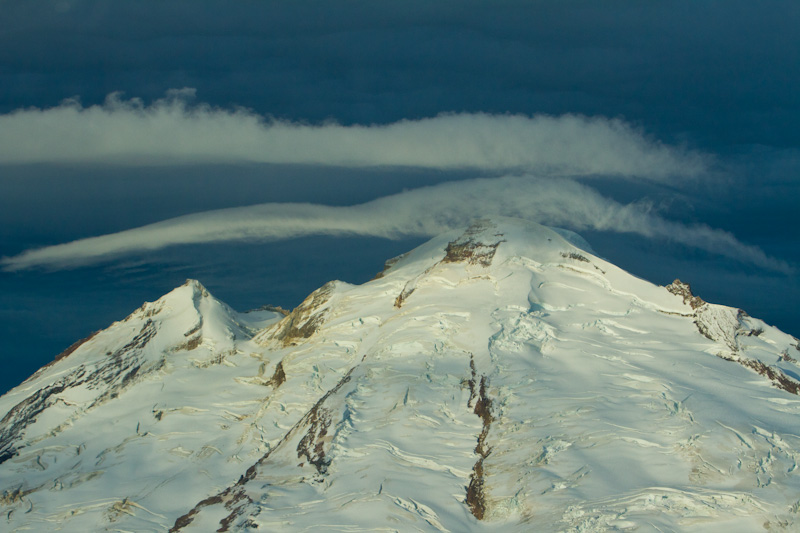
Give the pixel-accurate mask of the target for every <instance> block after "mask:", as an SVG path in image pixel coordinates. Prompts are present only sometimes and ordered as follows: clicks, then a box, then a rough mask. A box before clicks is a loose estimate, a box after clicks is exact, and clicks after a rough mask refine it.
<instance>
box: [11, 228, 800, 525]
mask: <svg viewBox="0 0 800 533" xmlns="http://www.w3.org/2000/svg"><path fill="white" fill-rule="evenodd" d="M565 237H566V239H565ZM448 243H459V244H464V243H472V244H474V245H475V246H474V247H473V251H474V253H475V254H476V255H474V256H473V257H472V259H471V258H470V256H469V253H471V252H469V251H468V252H467V253H465V254H462V257H461V260H460V261H459V260H456V261H451V260H443V259H445V256H446V254H448V255H450V256H451V259H458V258H457V257H455V256H456V255H458V254H457V253H455V252H454V251H453V250H454V248H452V247H451V248H449V249H448ZM572 243H575V244H576V245H578V246H579V247H578V246H576V245H574V244H572ZM468 248H469V247H468ZM447 250H450V252H447ZM590 250H591V249H590V248H589V247H588V245H587V244H585V242H584V241H582V240H581V239H580V238H579V237H577V236H574V235H571V234H567V233H564V232H562V231H554V230H552V229H550V228H546V227H543V226H538V225H536V224H531V223H528V222H522V221H518V220H512V219H504V218H493V219H491V220H488V221H481V222H479V223H478V224H477V225H476V226H473V227H472V228H470V229H469V230H468V231H467V232H466V233H464V232H463V231H462V232H451V233H449V234H446V235H443V236H441V237H438V238H436V239H433V240H432V241H430V242H429V243H427V244H425V245H423V246H421V247H420V248H418V249H416V250H414V251H412V252H411V253H409V254H406V255H405V256H403V257H401V258H400V259H399V260H397V261H396V262H395V263H394V264H393V265H392V266H391V268H390V269H389V270H388V271H387V272H385V273H384V275H383V276H382V277H380V278H378V279H376V280H373V281H371V282H369V283H366V284H364V285H361V286H353V285H349V284H346V283H341V282H337V283H334V284H329V285H327V286H326V288H325V289H324V290H321V291H318V292H317V293H315V294H316V298H314V297H313V296H314V295H312V297H310V298H309V300H307V301H306V302H305V303H304V305H303V306H301V308H299V309H300V311H295V313H293V314H291V315H289V317H287V318H285V319H284V318H283V316H282V315H281V314H280V313H274V312H271V311H259V312H254V313H241V314H239V313H236V312H234V311H232V310H231V309H230V308H228V307H227V306H225V305H224V304H222V303H221V302H219V301H217V300H216V299H214V298H213V297H212V296H210V295H209V294H208V292H207V291H206V290H205V289H204V288H203V287H202V286H201V285H200V284H199V283H197V282H194V281H190V282H187V284H186V285H184V286H182V287H179V288H177V289H175V290H174V291H173V292H171V293H169V294H168V295H166V296H164V297H163V298H162V299H160V300H158V301H157V302H154V303H151V304H146V305H145V306H143V307H142V308H141V309H140V310H138V311H136V312H135V313H134V314H133V315H131V316H130V317H128V318H127V319H125V320H124V321H122V322H118V323H115V324H114V325H112V326H111V327H110V328H108V329H107V330H104V331H103V332H100V333H99V334H97V335H96V336H95V337H94V338H92V339H91V340H89V341H87V342H86V343H85V344H83V345H82V346H81V347H79V348H78V349H77V350H76V351H75V352H74V353H72V354H71V355H69V356H68V357H66V358H64V359H61V360H60V361H58V362H56V363H55V364H53V365H52V366H50V367H47V368H45V369H43V370H42V371H41V372H40V373H38V374H37V375H36V376H34V377H33V378H32V379H30V380H28V381H27V382H26V383H24V384H22V385H21V386H20V387H18V388H16V389H14V390H12V391H11V392H9V393H8V394H6V395H5V396H3V397H2V398H0V413H7V412H8V413H9V414H8V415H7V416H6V418H4V419H3V421H2V424H0V446H6V447H5V448H2V447H0V454H2V453H3V452H4V451H5V450H11V449H13V454H12V456H10V457H9V458H6V460H5V461H4V462H3V463H2V464H0V491H2V497H0V511H2V513H3V514H2V515H0V523H2V524H3V528H5V529H4V530H8V531H23V530H53V531H56V530H60V531H167V530H169V529H170V528H173V527H175V529H176V530H180V531H203V532H205V531H215V530H217V529H219V528H225V527H227V528H229V529H230V530H232V531H233V530H246V529H247V528H252V527H255V526H258V530H259V531H273V530H280V531H311V530H313V531H410V530H419V531H454V532H455V531H459V532H460V531H483V530H486V531H497V530H498V529H501V530H504V531H571V532H601V531H628V530H634V529H635V530H637V531H662V532H665V531H698V532H701V531H709V532H710V531H720V530H725V531H727V532H729V533H731V532H737V531H741V532H751V531H760V530H764V529H768V530H770V531H795V530H797V528H798V527H800V520H798V513H800V477H798V475H799V474H800V472H799V471H798V466H797V462H798V458H800V436H798V434H797V426H798V421H799V420H798V417H799V416H800V398H799V397H798V396H796V395H794V394H791V393H790V392H788V391H786V390H781V389H779V388H777V387H776V386H775V384H774V383H773V381H772V380H771V379H770V378H769V377H768V376H766V375H761V374H759V373H757V372H756V371H755V370H754V366H750V367H747V366H745V365H744V364H742V363H743V362H747V361H751V362H752V361H755V362H760V363H762V364H763V365H765V367H768V368H770V369H773V370H774V371H775V372H777V371H780V372H781V373H782V375H783V376H785V377H786V379H789V380H792V379H794V380H796V379H797V378H798V376H800V367H799V366H798V364H797V362H796V359H798V358H800V351H799V349H798V348H797V347H796V344H797V341H796V339H793V338H792V337H790V336H789V335H786V334H784V333H782V332H780V331H778V330H777V329H775V328H772V327H770V326H767V325H766V324H764V323H763V322H762V321H759V320H757V319H754V318H751V317H747V316H745V315H743V314H741V313H739V312H738V310H735V309H730V308H725V307H722V306H714V305H712V304H707V305H706V306H705V307H701V308H699V309H697V310H695V309H692V308H691V307H690V306H689V305H688V304H686V303H684V301H683V299H682V298H681V297H680V296H677V295H675V294H671V293H670V292H668V291H667V290H666V289H665V288H663V287H658V286H655V285H652V284H650V283H648V282H646V281H644V280H641V279H638V278H636V277H634V276H631V275H630V274H628V273H626V272H624V271H622V270H620V269H619V268H617V267H615V266H614V265H612V264H610V263H608V262H606V261H604V260H602V259H599V258H597V257H596V256H594V255H592V253H591V251H590ZM492 253H493V255H492ZM490 255H491V257H489V256H490ZM487 257H488V259H487ZM401 294H403V295H404V296H403V298H401V299H399V301H398V296H399V295H401ZM304 306H305V307H304ZM281 319H283V322H281V323H280V324H278V321H279V320H281ZM696 321H697V322H698V324H695V322H696ZM312 322H313V324H312ZM307 323H309V324H311V326H313V327H311V326H310V327H309V328H306V330H301V327H302V326H303V325H304V324H307ZM287 324H288V325H290V326H292V325H293V326H294V327H295V329H294V330H292V331H293V333H291V334H288V333H286V332H287V331H290V329H291V328H288V326H287ZM701 327H702V328H704V331H706V335H704V334H702V333H701ZM143 332H144V333H143ZM137 336H138V338H139V339H140V340H141V339H142V338H144V337H147V340H146V342H144V343H143V344H142V343H139V344H141V345H139V344H137V343H135V342H134V343H133V344H132V341H134V340H135V339H136V338H137ZM120 361H121V362H120ZM126 365H127V366H126ZM133 368H138V369H139V370H137V371H136V373H135V374H134V375H133V376H130V377H128V378H127V380H126V376H128V375H129V374H130V373H131V371H132V369H133ZM279 370H282V372H283V373H284V374H285V381H282V380H281V379H279V374H281V372H280V371H279ZM93 372H94V374H93ZM85 376H94V379H93V380H90V381H86V379H85ZM481 382H483V383H484V387H483V392H481V388H482V387H481ZM58 384H60V385H61V386H63V390H60V391H57V392H53V391H54V389H53V387H54V386H55V385H58ZM48 387H49V389H48ZM48 390H49V391H51V393H50V394H49V395H48V394H43V393H42V391H48ZM37 391H38V394H39V396H36V395H37ZM31 398H39V399H42V398H44V399H42V400H41V402H40V403H43V404H44V407H43V408H42V409H39V410H38V412H37V413H36V414H35V416H32V417H29V418H25V417H23V416H22V415H21V413H23V412H26V411H25V410H26V409H27V410H28V411H27V412H33V411H35V410H36V409H38V408H36V405H37V404H36V402H35V401H33V400H30V399H31ZM26 402H27V403H26ZM487 403H490V406H489V407H488V410H487V409H486V407H487ZM479 405H482V406H483V408H484V410H483V411H481V409H480V408H477V409H476V407H477V406H479ZM18 406H22V407H18ZM15 407H16V409H15ZM481 413H483V415H481ZM33 418H35V419H36V420H35V422H34V421H33V420H32V419H33ZM15 424H16V425H15ZM3 438H5V439H6V440H2V439H3ZM480 439H482V440H481V442H480V443H479V440H480ZM473 476H477V477H478V478H480V479H481V480H482V489H481V490H478V491H473V497H472V498H471V501H467V500H468V498H467V494H468V486H471V485H473V486H474V485H475V483H471V478H472V477H473ZM476 493H478V494H479V496H480V497H479V498H477V500H480V502H479V503H477V504H476V503H475V502H476V498H475V497H474V496H475V494H476ZM476 505H477V506H478V507H481V512H476ZM475 514H482V519H480V520H479V519H478V518H477V517H476V516H475ZM180 517H184V518H183V519H181V518H180ZM176 521H177V522H176Z"/></svg>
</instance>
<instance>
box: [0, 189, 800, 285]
mask: <svg viewBox="0 0 800 533" xmlns="http://www.w3.org/2000/svg"><path fill="white" fill-rule="evenodd" d="M485 215H504V216H513V217H519V218H523V219H526V220H531V221H534V222H539V223H542V224H547V225H554V226H564V227H568V228H571V229H574V230H579V231H580V230H584V229H595V230H604V231H615V232H627V233H637V234H640V235H644V236H646V237H652V238H659V239H666V240H671V241H674V242H678V243H682V244H685V245H688V246H692V247H696V248H699V249H703V250H706V251H709V252H712V253H715V254H720V255H722V256H725V257H729V258H732V259H735V260H738V261H742V262H746V263H751V264H754V265H757V266H760V267H762V268H767V269H770V270H775V271H780V272H790V271H791V268H790V267H789V266H788V265H787V264H786V263H784V262H782V261H779V260H776V259H773V258H771V257H769V256H767V255H766V254H764V252H763V251H761V250H760V249H758V248H756V247H754V246H749V245H746V244H743V243H741V242H739V241H738V240H737V239H736V238H735V237H734V236H733V235H731V234H729V233H727V232H723V231H720V230H715V229H712V228H709V227H707V226H688V225H684V224H680V223H678V222H674V221H669V220H665V219H663V218H661V217H659V216H658V215H655V214H653V213H650V212H648V211H647V210H645V209H642V208H641V207H640V206H638V205H637V204H628V205H625V204H620V203H618V202H616V201H614V200H611V199H609V198H606V197H604V196H602V195H600V194H598V193H597V192H596V191H595V190H594V189H591V188H590V187H587V186H585V185H582V184H579V183H577V182H575V181H572V180H567V179H564V180H552V179H540V178H535V177H532V176H523V177H503V178H491V179H477V180H470V181H459V182H450V183H445V184H441V185H436V186H432V187H423V188H419V189H414V190H411V191H407V192H404V193H400V194H396V195H392V196H386V197H383V198H378V199H376V200H373V201H370V202H367V203H364V204H360V205H355V206H348V207H332V206H324V205H313V204H275V203H272V204H260V205H254V206H249V207H240V208H232V209H220V210H215V211H207V212H202V213H195V214H192V215H186V216H181V217H177V218H173V219H169V220H165V221H162V222H158V223H155V224H150V225H147V226H142V227H139V228H135V229H130V230H127V231H122V232H119V233H113V234H108V235H103V236H99V237H92V238H88V239H81V240H77V241H73V242H70V243H66V244H60V245H56V246H49V247H45V248H40V249H36V250H29V251H26V252H23V253H22V254H19V255H17V256H14V257H7V258H3V259H2V260H0V265H2V267H3V269H5V270H7V271H10V270H21V269H26V268H33V267H45V268H65V267H74V266H80V265H86V264H91V263H96V262H100V261H103V260H107V259H109V258H111V257H115V256H119V255H123V254H130V253H136V252H142V251H146V250H156V249H160V248H164V247H167V246H173V245H179V244H197V243H210V242H224V241H237V240H239V241H240V240H251V239H257V240H267V241H270V240H271V241H275V240H285V239H291V238H296V237H301V236H304V235H362V236H374V237H384V238H400V237H408V236H433V235H436V234H438V233H441V232H443V231H446V230H449V229H454V228H458V227H462V226H465V225H467V224H469V222H470V221H471V220H472V219H474V218H475V217H477V216H485Z"/></svg>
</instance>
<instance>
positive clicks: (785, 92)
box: [0, 0, 800, 146]
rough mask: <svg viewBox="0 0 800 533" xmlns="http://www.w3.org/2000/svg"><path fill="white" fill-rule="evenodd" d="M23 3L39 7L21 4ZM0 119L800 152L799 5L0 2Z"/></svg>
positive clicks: (731, 0) (729, 1)
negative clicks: (191, 104) (419, 132)
mask: <svg viewBox="0 0 800 533" xmlns="http://www.w3.org/2000/svg"><path fill="white" fill-rule="evenodd" d="M32 5H34V6H38V7H37V8H34V7H31V6H32ZM2 9H3V11H4V17H3V22H0V24H3V26H4V27H3V31H2V32H1V33H0V64H2V65H4V69H3V71H2V74H1V75H0V80H1V81H0V83H1V84H2V85H1V86H0V88H2V90H3V92H4V94H6V97H5V98H4V101H3V102H2V105H3V106H4V109H3V111H9V110H11V109H14V108H16V107H21V106H27V105H40V106H52V105H55V104H57V103H58V102H60V101H61V99H63V98H65V97H70V96H74V95H79V96H80V97H81V98H83V99H84V102H85V103H86V104H93V103H98V102H100V101H102V99H103V98H104V97H105V95H106V94H108V93H110V92H113V91H117V90H126V91H128V93H129V94H130V95H132V96H141V97H144V98H145V99H146V100H147V99H150V100H152V99H156V98H159V97H161V95H162V94H163V93H164V92H165V91H166V90H167V89H170V88H173V87H184V86H188V87H196V88H197V89H198V94H199V96H200V98H201V99H202V100H203V101H207V102H210V103H212V104H215V105H224V106H228V105H242V106H246V107H249V108H253V109H254V110H256V111H257V112H259V113H261V114H275V115H277V116H279V117H284V118H291V119H294V120H297V119H306V120H311V121H319V120H324V119H325V118H327V117H334V118H336V119H337V120H339V121H341V122H344V123H350V122H358V123H370V122H390V121H396V120H399V119H402V118H408V119H413V118H420V117H429V116H433V115H436V114H438V113H439V112H442V111H455V112H462V111H466V112H489V113H504V112H514V113H527V114H534V113H540V112H545V113H554V114H561V113H566V112H570V113H583V114H589V115H594V114H603V115H607V116H612V117H613V116H618V115H621V116H624V117H625V118H626V119H627V120H629V121H633V122H635V123H642V124H645V125H646V126H647V127H648V128H649V129H651V131H653V130H655V131H654V132H655V133H656V134H657V135H658V136H659V137H661V138H665V140H667V141H673V140H674V139H675V138H681V136H688V138H690V139H691V140H692V141H693V142H698V143H701V144H703V145H704V146H714V145H734V144H750V143H760V144H772V145H780V146H785V145H791V144H794V145H797V144H800V132H799V131H798V130H797V129H796V128H794V124H795V123H796V121H797V118H798V116H799V114H798V113H799V110H800V97H799V96H798V93H797V92H796V91H792V90H790V89H789V88H790V87H792V86H797V84H798V82H800V72H798V69H797V67H796V65H798V64H800V45H799V44H800V41H798V37H797V33H798V32H797V31H796V28H798V27H800V6H798V4H797V3H796V2H790V1H776V2H768V3H766V4H756V3H753V2H744V1H739V0H725V1H717V2H709V1H681V2H617V1H605V2H588V1H571V2H549V1H548V2H536V1H526V2H502V1H500V2H491V3H485V2H469V1H466V2H433V3H432V2H415V1H409V2H402V3H400V2H398V3H386V2H362V1H354V2H308V1H299V2H239V3H229V2H226V3H224V5H223V4H219V3H216V2H203V3H200V4H198V3H196V2H148V1H144V2H115V3H107V2H68V1H67V2H61V3H55V2H33V3H31V2H6V3H5V4H3V8H2Z"/></svg>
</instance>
